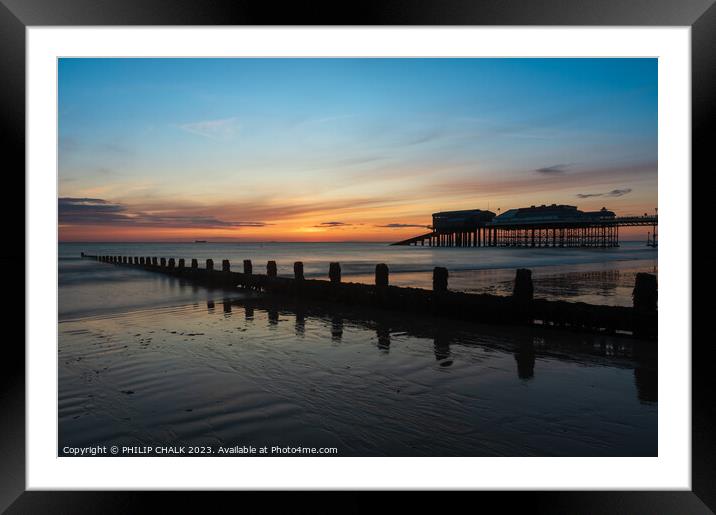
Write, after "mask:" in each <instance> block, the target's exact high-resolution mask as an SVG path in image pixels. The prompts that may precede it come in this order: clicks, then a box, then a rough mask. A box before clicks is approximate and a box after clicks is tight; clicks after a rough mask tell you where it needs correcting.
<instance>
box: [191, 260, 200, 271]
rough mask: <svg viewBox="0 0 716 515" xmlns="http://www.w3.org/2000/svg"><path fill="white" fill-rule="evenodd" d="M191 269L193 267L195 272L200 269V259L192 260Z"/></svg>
mask: <svg viewBox="0 0 716 515" xmlns="http://www.w3.org/2000/svg"><path fill="white" fill-rule="evenodd" d="M191 267H192V268H193V269H195V270H196V269H197V268H199V260H198V259H192V260H191Z"/></svg>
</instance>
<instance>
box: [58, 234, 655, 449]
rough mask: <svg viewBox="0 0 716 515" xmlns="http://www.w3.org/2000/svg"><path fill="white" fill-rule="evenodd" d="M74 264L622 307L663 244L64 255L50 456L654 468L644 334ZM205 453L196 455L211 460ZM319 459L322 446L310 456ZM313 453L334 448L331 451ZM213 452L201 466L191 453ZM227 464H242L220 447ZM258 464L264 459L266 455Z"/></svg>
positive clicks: (650, 356)
mask: <svg viewBox="0 0 716 515" xmlns="http://www.w3.org/2000/svg"><path fill="white" fill-rule="evenodd" d="M82 252H84V253H85V254H87V255H124V256H144V257H153V256H156V257H166V258H172V257H173V258H175V259H177V258H184V259H185V260H187V262H188V261H189V260H191V259H194V258H195V259H198V260H199V263H200V265H199V266H202V267H203V266H204V263H205V260H206V259H209V258H211V259H213V260H214V263H215V264H216V265H215V266H219V264H220V263H221V261H222V260H223V259H228V260H229V261H230V263H231V267H232V270H234V271H242V269H243V260H244V259H251V260H252V263H253V269H254V273H261V272H262V271H263V270H265V266H266V262H267V261H268V260H275V261H276V262H277V265H278V273H279V275H284V276H289V277H290V276H292V274H293V263H294V262H295V261H302V262H303V263H304V270H305V275H306V276H307V277H310V278H326V277H327V275H328V266H329V263H330V262H339V263H340V264H341V271H342V280H343V281H346V282H361V283H372V282H373V280H374V270H375V265H376V264H377V263H385V264H387V265H388V267H389V269H390V283H391V284H394V285H398V286H413V287H419V288H430V287H431V284H432V269H433V267H435V266H444V267H446V268H448V270H449V274H450V275H449V281H448V284H449V289H451V290H455V291H464V292H470V293H492V294H495V295H509V294H510V293H511V288H512V281H513V279H514V275H515V269H517V268H530V269H531V270H532V272H533V278H534V287H535V296H536V297H541V298H547V299H560V300H567V301H571V302H589V303H593V304H604V305H621V306H624V305H626V306H628V305H631V292H632V289H633V285H634V277H635V275H636V273H638V272H649V273H654V274H657V272H658V265H657V250H656V249H653V248H651V247H647V246H646V245H645V244H644V242H622V244H621V246H620V247H618V248H607V249H599V248H595V249H580V248H566V249H558V248H524V249H520V248H512V249H510V248H433V247H422V246H417V247H415V246H411V247H398V246H388V245H386V244H384V243H211V242H208V243H60V244H59V268H58V345H57V353H58V372H59V383H58V415H59V426H58V444H59V445H58V455H69V454H68V452H67V451H64V450H63V449H68V448H76V447H88V446H101V445H107V446H112V445H115V446H118V447H119V448H120V449H124V448H137V447H141V446H144V447H145V448H146V447H151V448H154V449H156V448H161V447H162V446H165V447H166V446H184V447H188V448H201V449H203V450H204V451H205V452H208V453H209V455H215V456H216V455H227V453H221V454H219V450H220V449H237V448H239V449H247V448H248V449H251V448H254V449H260V448H262V447H266V448H268V449H277V451H276V453H277V454H273V455H286V454H288V455H292V456H307V455H308V456H311V455H316V453H320V454H321V455H324V454H330V455H336V456H656V455H657V449H658V438H657V435H658V431H657V429H658V428H657V407H658V399H657V382H658V381H657V378H658V376H657V362H658V359H657V353H656V342H642V341H639V340H635V339H633V338H631V337H628V336H619V335H596V334H587V333H576V332H566V331H559V330H556V329H549V328H539V327H534V328H531V327H519V328H515V327H504V326H497V325H485V324H476V323H469V322H455V321H447V320H439V319H432V318H430V317H424V316H423V317H418V316H413V315H409V314H405V313H396V312H379V311H375V310H369V309H357V308H355V307H352V308H351V307H346V306H337V305H326V304H321V303H315V304H313V303H312V304H310V305H302V304H298V303H296V302H294V301H287V300H284V301H279V300H276V299H271V298H266V297H263V296H261V295H260V294H256V293H247V292H242V291H225V290H221V289H209V288H205V287H201V286H197V285H193V284H189V283H186V282H184V281H182V280H180V279H177V278H173V277H168V276H165V275H163V274H157V273H154V272H149V271H144V270H138V269H133V268H129V267H118V266H115V265H111V264H106V263H100V262H97V261H94V260H91V259H82V258H81V257H80V256H81V253H82ZM207 449H208V451H207ZM317 449H318V450H317ZM326 449H328V450H330V452H329V451H325V450H326ZM204 455H206V454H204ZM228 455H231V456H236V453H228ZM269 455H271V454H269Z"/></svg>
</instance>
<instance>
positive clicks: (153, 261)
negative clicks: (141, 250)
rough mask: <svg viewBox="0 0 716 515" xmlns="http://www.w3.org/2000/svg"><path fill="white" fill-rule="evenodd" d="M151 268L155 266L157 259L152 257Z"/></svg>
mask: <svg viewBox="0 0 716 515" xmlns="http://www.w3.org/2000/svg"><path fill="white" fill-rule="evenodd" d="M152 266H157V257H156V256H153V257H152Z"/></svg>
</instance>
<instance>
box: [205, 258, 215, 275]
mask: <svg viewBox="0 0 716 515" xmlns="http://www.w3.org/2000/svg"><path fill="white" fill-rule="evenodd" d="M206 270H207V272H212V271H213V270H214V260H213V259H207V260H206Z"/></svg>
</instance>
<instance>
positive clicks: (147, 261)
mask: <svg viewBox="0 0 716 515" xmlns="http://www.w3.org/2000/svg"><path fill="white" fill-rule="evenodd" d="M144 264H145V265H147V266H149V265H151V264H152V258H150V257H149V256H147V257H146V259H145V260H144Z"/></svg>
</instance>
